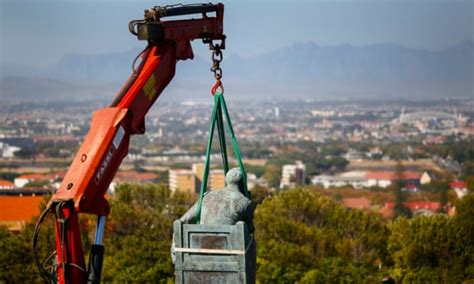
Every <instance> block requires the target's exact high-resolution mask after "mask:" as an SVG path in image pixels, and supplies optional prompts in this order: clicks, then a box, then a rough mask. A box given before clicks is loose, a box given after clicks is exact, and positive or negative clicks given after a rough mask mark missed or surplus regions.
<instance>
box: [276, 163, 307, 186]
mask: <svg viewBox="0 0 474 284" xmlns="http://www.w3.org/2000/svg"><path fill="white" fill-rule="evenodd" d="M305 173H306V165H305V164H303V162H302V161H296V162H295V164H293V165H283V167H282V169H281V180H280V188H284V187H290V188H292V187H295V186H296V185H297V184H303V185H304V184H305V179H306V175H305Z"/></svg>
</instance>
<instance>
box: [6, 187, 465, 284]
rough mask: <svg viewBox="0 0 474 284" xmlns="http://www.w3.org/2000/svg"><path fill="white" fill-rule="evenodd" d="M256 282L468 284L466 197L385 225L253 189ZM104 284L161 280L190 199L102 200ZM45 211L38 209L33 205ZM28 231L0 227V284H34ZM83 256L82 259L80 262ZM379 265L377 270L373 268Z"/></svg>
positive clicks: (299, 195)
mask: <svg viewBox="0 0 474 284" xmlns="http://www.w3.org/2000/svg"><path fill="white" fill-rule="evenodd" d="M252 194H253V196H252V197H253V198H255V201H256V202H257V203H260V205H258V207H257V210H256V213H255V214H256V215H255V227H256V231H255V232H256V241H257V249H258V252H257V279H258V281H260V283H377V282H380V279H381V278H382V276H384V275H388V274H389V275H391V276H392V277H394V278H395V279H396V280H397V281H398V282H399V283H461V282H463V281H464V282H466V283H471V282H473V280H474V241H473V237H472V236H473V235H474V221H473V218H472V216H474V195H472V194H471V195H467V196H465V197H464V198H463V199H461V200H458V201H457V202H456V204H455V205H456V215H454V216H453V217H449V216H446V215H434V216H431V217H423V216H418V217H415V218H412V219H406V218H404V217H401V218H398V219H396V220H395V221H388V223H387V221H384V220H382V219H380V218H379V217H378V216H376V215H373V214H370V213H367V212H364V211H362V210H352V209H346V208H344V207H342V206H341V205H340V204H339V203H336V202H334V201H332V200H331V199H329V198H326V197H322V196H320V195H318V194H317V193H316V192H314V191H312V190H311V189H307V188H306V189H295V190H287V191H283V192H280V193H273V192H270V191H268V190H267V189H265V188H255V189H254V190H253V191H252ZM109 201H110V205H111V213H110V215H109V216H108V218H107V225H106V233H105V239H104V240H105V255H106V256H105V258H104V267H103V277H102V279H103V282H107V283H109V282H111V283H132V282H133V283H167V282H172V280H173V266H172V264H171V258H170V246H171V237H172V222H173V221H174V220H176V219H177V218H178V217H179V216H181V215H182V214H183V213H184V212H185V211H186V210H187V209H188V208H189V207H190V206H191V204H192V203H193V202H194V201H195V197H194V196H191V195H188V194H185V193H179V192H178V193H175V194H173V195H171V194H170V192H169V190H168V189H167V188H166V187H164V186H161V185H156V184H144V185H138V184H126V185H120V186H118V187H117V189H116V194H115V195H114V196H112V197H111V198H110V199H109ZM41 207H44V204H42V205H41ZM93 218H94V217H93V216H89V215H86V216H81V220H80V223H81V227H82V231H83V244H84V248H85V250H86V251H87V250H88V246H89V245H90V242H91V240H92V235H93V228H94V226H95V225H94V222H92V221H93ZM53 226H54V220H53V218H52V215H51V216H49V217H48V218H47V219H46V220H45V224H44V225H43V227H42V230H41V234H40V251H39V254H40V256H41V258H42V259H45V258H46V257H47V256H48V254H49V253H50V252H51V251H53V250H54V249H55V246H54V227H53ZM32 232H33V226H32V225H31V224H28V225H27V226H26V227H25V228H24V229H23V230H22V231H21V232H19V233H11V232H9V231H7V230H6V229H4V228H1V227H0V252H1V253H0V282H2V281H5V282H6V283H32V282H33V283H36V282H40V281H41V280H40V279H41V278H40V276H39V273H38V271H37V269H36V267H35V266H34V264H33V258H32V254H31V238H32ZM86 259H87V256H86ZM380 267H381V268H380Z"/></svg>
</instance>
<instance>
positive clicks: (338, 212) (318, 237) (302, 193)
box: [255, 189, 386, 283]
mask: <svg viewBox="0 0 474 284" xmlns="http://www.w3.org/2000/svg"><path fill="white" fill-rule="evenodd" d="M255 227H256V228H257V229H256V240H257V243H258V252H257V279H258V280H259V281H260V282H261V283H295V282H298V281H299V282H301V283H318V282H313V281H314V280H315V279H319V280H318V281H320V282H321V281H322V282H324V279H326V280H328V281H333V282H334V281H335V282H344V281H356V282H357V281H358V280H360V281H361V282H362V281H364V280H367V279H369V280H370V279H372V280H373V281H375V279H379V275H378V270H377V264H378V263H379V262H380V260H383V259H385V257H386V253H385V249H384V248H385V241H386V229H385V226H384V225H383V224H382V223H381V221H380V219H379V217H378V216H374V215H371V214H368V213H365V212H363V211H361V210H351V209H346V208H343V207H342V206H341V205H339V204H337V203H335V202H333V201H332V200H331V199H329V198H327V197H322V196H320V195H318V194H317V193H315V192H313V191H311V190H309V189H294V190H290V191H285V192H281V193H279V194H277V195H275V196H273V197H272V198H271V199H265V200H264V201H263V203H262V204H261V205H260V206H259V207H258V209H257V211H256V215H255Z"/></svg>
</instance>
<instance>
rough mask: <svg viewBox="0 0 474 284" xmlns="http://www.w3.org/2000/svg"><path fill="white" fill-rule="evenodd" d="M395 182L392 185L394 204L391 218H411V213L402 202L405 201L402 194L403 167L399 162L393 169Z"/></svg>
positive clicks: (403, 182) (403, 183) (403, 185)
mask: <svg viewBox="0 0 474 284" xmlns="http://www.w3.org/2000/svg"><path fill="white" fill-rule="evenodd" d="M395 175H396V177H395V181H394V184H393V191H394V195H395V204H394V206H393V218H395V219H396V218H398V217H399V216H405V217H411V215H412V213H411V211H410V209H409V208H407V207H406V206H405V205H404V204H403V202H404V201H405V199H406V197H405V193H404V192H403V189H404V187H405V186H406V184H405V167H404V166H403V164H402V163H401V162H398V163H397V165H396V167H395Z"/></svg>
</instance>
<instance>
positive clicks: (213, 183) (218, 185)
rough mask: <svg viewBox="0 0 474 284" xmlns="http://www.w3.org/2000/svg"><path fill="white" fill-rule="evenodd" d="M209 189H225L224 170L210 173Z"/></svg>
mask: <svg viewBox="0 0 474 284" xmlns="http://www.w3.org/2000/svg"><path fill="white" fill-rule="evenodd" d="M208 185H209V189H210V190H218V189H222V188H224V187H225V175H224V170H220V169H216V170H210V171H209V183H208Z"/></svg>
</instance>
